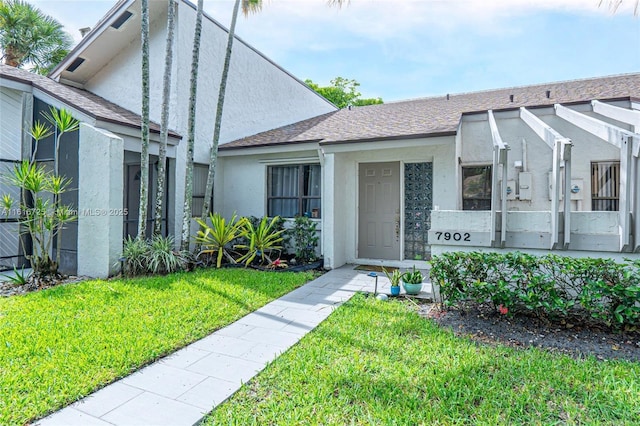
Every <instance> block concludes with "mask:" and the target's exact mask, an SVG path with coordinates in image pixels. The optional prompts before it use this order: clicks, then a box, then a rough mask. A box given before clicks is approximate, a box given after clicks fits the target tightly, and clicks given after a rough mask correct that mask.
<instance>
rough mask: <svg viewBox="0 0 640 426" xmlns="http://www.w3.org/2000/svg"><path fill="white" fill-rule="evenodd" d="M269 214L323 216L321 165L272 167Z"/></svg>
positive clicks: (268, 170)
mask: <svg viewBox="0 0 640 426" xmlns="http://www.w3.org/2000/svg"><path fill="white" fill-rule="evenodd" d="M267 177H268V179H267V215H268V216H270V217H273V216H281V217H296V216H303V215H304V216H307V217H311V218H319V217H320V207H321V202H320V201H321V192H320V191H321V179H322V174H321V168H320V165H319V164H300V165H287V166H269V167H268V169H267Z"/></svg>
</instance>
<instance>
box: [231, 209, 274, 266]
mask: <svg viewBox="0 0 640 426" xmlns="http://www.w3.org/2000/svg"><path fill="white" fill-rule="evenodd" d="M279 220H280V217H279V216H276V217H274V218H272V219H269V218H268V217H266V216H265V217H263V218H262V219H261V220H260V222H259V223H258V226H254V225H253V223H251V221H249V220H245V221H244V223H243V227H244V230H243V232H242V234H243V235H244V236H245V237H246V239H247V241H248V244H239V245H237V246H236V247H237V248H239V249H244V250H247V253H246V254H245V255H243V256H242V257H240V258H239V259H238V262H244V263H245V265H246V266H249V264H250V263H251V262H253V260H254V259H255V258H256V257H258V256H259V257H260V260H261V263H262V264H265V262H266V263H267V265H271V264H272V263H273V261H272V260H271V258H270V257H269V254H270V253H271V252H272V251H276V250H281V249H282V246H281V245H280V243H282V234H283V233H284V229H280V230H278V229H277V223H278V221H279Z"/></svg>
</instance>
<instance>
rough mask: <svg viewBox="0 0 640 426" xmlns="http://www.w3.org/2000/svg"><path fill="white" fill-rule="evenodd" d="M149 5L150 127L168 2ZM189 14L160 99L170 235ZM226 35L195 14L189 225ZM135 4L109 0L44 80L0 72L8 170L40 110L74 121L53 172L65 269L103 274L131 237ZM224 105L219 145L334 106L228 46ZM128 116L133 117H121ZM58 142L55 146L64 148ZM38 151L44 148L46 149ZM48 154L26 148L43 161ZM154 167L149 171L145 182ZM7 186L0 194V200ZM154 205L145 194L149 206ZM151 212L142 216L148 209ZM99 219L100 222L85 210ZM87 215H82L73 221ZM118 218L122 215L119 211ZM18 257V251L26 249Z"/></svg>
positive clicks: (244, 47) (156, 108)
mask: <svg viewBox="0 0 640 426" xmlns="http://www.w3.org/2000/svg"><path fill="white" fill-rule="evenodd" d="M149 3H150V53H151V54H150V57H151V64H150V69H151V111H150V116H151V120H152V121H154V122H155V123H159V122H160V114H161V109H160V106H161V103H162V76H163V72H164V52H165V44H166V31H167V29H166V26H167V7H168V1H166V0H164V1H152V2H149ZM195 19H196V9H195V6H194V5H193V4H192V3H190V2H188V1H183V0H181V1H179V2H178V9H177V12H176V32H175V41H174V43H175V45H174V60H173V64H174V65H173V78H172V90H171V110H170V122H169V127H170V129H171V135H170V136H171V137H170V141H169V144H170V147H169V150H168V157H169V159H168V164H167V182H168V184H167V195H166V199H167V200H168V202H167V206H166V211H165V222H166V229H165V232H166V233H167V234H173V235H180V229H181V226H182V223H181V219H180V218H181V217H182V216H181V214H182V209H183V205H184V181H185V171H184V163H185V157H186V140H185V141H183V140H182V139H183V137H184V139H186V135H187V133H188V132H187V121H188V102H189V85H190V78H191V57H192V48H193V36H194V26H195ZM227 37H228V32H227V30H226V28H225V27H224V26H222V25H221V24H219V23H218V22H217V21H215V20H214V19H213V18H212V17H210V16H208V15H206V14H205V17H204V19H203V28H202V42H201V51H200V62H199V79H198V100H197V123H196V137H195V149H194V160H195V163H196V166H195V171H194V199H193V200H192V206H193V213H194V216H198V217H199V215H200V211H201V209H202V204H203V200H204V197H205V195H204V184H205V180H206V173H207V167H208V160H209V150H210V146H211V141H212V136H213V123H214V119H215V114H216V112H215V111H216V104H217V98H218V87H219V84H220V75H221V72H222V66H223V62H224V52H225V48H226V43H227ZM140 45H141V42H140V0H120V1H118V2H117V3H116V5H115V6H114V7H113V8H112V9H111V10H110V11H109V12H108V13H107V14H106V15H105V16H104V17H103V18H102V19H101V20H100V22H98V23H97V25H96V26H95V27H94V28H93V29H92V30H91V31H90V32H89V33H88V34H86V36H85V37H84V38H83V40H82V41H81V42H80V43H79V44H78V45H77V46H76V47H75V48H74V50H73V51H72V52H71V53H70V54H69V55H68V56H67V58H66V59H65V60H64V61H63V62H62V63H60V64H59V65H58V66H57V68H56V69H54V70H53V71H52V73H51V74H50V76H49V77H48V78H45V77H40V76H36V75H33V74H31V73H28V72H26V71H23V70H17V69H13V68H10V67H6V66H2V67H0V90H1V95H2V96H1V98H0V108H1V109H0V111H1V115H0V120H1V122H2V133H1V135H0V138H1V142H0V163H3V164H5V165H11V164H13V163H15V162H16V161H19V160H20V159H21V158H28V156H29V155H30V153H31V149H32V147H31V141H30V140H29V137H28V135H27V133H26V131H25V129H29V128H30V126H31V123H32V122H33V121H35V120H38V119H40V120H42V117H41V116H40V112H41V111H45V110H48V108H49V106H54V107H56V108H67V109H69V110H70V111H71V112H72V113H73V115H74V116H75V117H76V118H77V119H79V120H80V121H81V122H82V128H81V130H80V132H79V133H78V134H75V135H69V136H68V140H69V142H68V143H65V144H64V146H63V145H62V144H61V147H62V150H63V158H64V164H63V167H62V171H63V172H64V173H65V174H66V175H67V176H68V177H71V178H72V179H73V180H74V185H77V188H78V191H77V192H73V193H70V194H68V195H67V200H66V202H71V203H72V204H75V205H77V206H78V213H79V217H78V221H77V223H75V224H73V225H71V226H70V227H69V229H68V230H66V231H65V232H64V234H63V244H62V245H63V247H62V249H63V250H62V254H63V259H62V262H61V268H62V269H63V271H65V272H70V273H78V274H83V275H93V276H106V275H109V274H111V273H114V272H115V270H116V269H117V266H118V261H117V260H118V258H119V257H120V255H121V249H122V239H123V237H125V236H126V235H135V233H136V228H137V221H138V199H139V195H138V194H139V172H140V117H139V112H140V111H141V99H142V96H141V93H142V92H141V72H140V69H141V54H140V51H141V47H140ZM233 49H234V50H233V59H232V62H231V67H230V77H229V81H228V84H227V91H226V97H225V110H224V120H223V126H222V134H221V143H224V142H228V141H231V140H234V139H237V138H240V137H244V136H248V135H251V134H255V133H258V132H261V131H265V130H269V129H272V128H275V127H279V126H282V125H286V124H290V123H293V122H297V121H300V120H304V119H308V118H310V117H314V116H317V115H319V114H323V113H326V112H330V111H334V110H336V107H335V106H334V105H333V104H331V103H330V102H328V101H326V100H325V99H324V98H322V97H321V96H319V95H317V94H316V93H315V92H314V91H313V90H311V89H310V88H309V87H308V86H306V85H305V84H304V83H303V82H301V81H300V80H298V79H297V78H295V77H294V76H292V75H291V74H289V73H288V72H287V71H286V70H284V69H283V68H281V67H280V66H279V65H277V64H276V63H274V62H273V61H271V60H270V59H269V58H267V57H266V56H264V55H263V54H262V53H260V52H258V51H257V50H255V49H254V48H253V47H251V46H250V45H248V44H247V43H245V42H244V41H243V40H241V39H236V41H235V43H234V47H233ZM133 111H135V112H133ZM158 140H159V138H158V126H157V124H154V125H152V137H151V146H150V153H151V160H150V163H151V164H154V162H157V155H158V146H159V145H158ZM65 142H67V141H66V140H65ZM42 146H49V147H51V146H52V142H51V140H48V141H44V142H43V143H42ZM47 155H48V156H49V157H51V152H50V149H49V152H48V154H47V150H46V149H39V150H38V159H39V160H40V161H48V160H49V158H48V157H47ZM2 167H3V166H2V164H0V168H2ZM155 178H156V168H154V167H151V170H150V180H149V182H150V185H152V184H153V183H154V182H155V180H156V179H155ZM8 190H11V189H10V188H6V187H5V188H0V193H5V192H7V191H8ZM154 198H155V188H153V187H151V194H150V197H149V199H150V203H151V202H152V200H153V199H154ZM151 210H152V209H149V211H151ZM103 211H106V212H107V214H106V215H104V216H103V215H98V216H96V215H92V214H89V213H93V212H103ZM85 212H87V214H84V213H85ZM124 213H126V214H124ZM15 221H16V218H15V217H10V218H3V219H2V222H0V237H1V238H0V264H3V265H5V266H8V265H11V264H15V263H16V262H18V261H20V259H22V258H23V256H22V255H23V254H24V253H23V252H24V250H25V249H23V248H22V247H20V244H19V242H18V238H17V224H16V222H15ZM26 250H28V247H27V248H26Z"/></svg>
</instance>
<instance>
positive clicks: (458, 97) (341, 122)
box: [220, 74, 640, 150]
mask: <svg viewBox="0 0 640 426" xmlns="http://www.w3.org/2000/svg"><path fill="white" fill-rule="evenodd" d="M547 91H548V92H549V96H548V97H547ZM511 95H513V101H512V100H511ZM637 97H640V74H625V75H617V76H610V77H599V78H590V79H584V80H572V81H564V82H556V83H547V84H537V85H533V86H521V87H511V88H504V89H497V90H486V91H481V92H471V93H459V94H452V95H448V98H447V96H438V97H429V98H421V99H411V100H407V101H401V102H391V103H387V104H382V105H371V106H366V107H354V108H352V109H351V110H349V109H342V110H340V111H334V112H331V113H328V114H325V115H321V116H319V117H314V118H311V119H308V120H304V121H301V122H298V123H294V124H291V125H288V126H284V127H280V128H278V129H274V130H269V131H266V132H262V133H258V134H257V135H253V136H249V137H246V138H243V139H239V140H237V141H234V142H230V143H228V144H224V145H222V146H220V149H222V150H226V149H239V148H248V147H257V146H269V145H281V144H293V143H301V142H321V143H323V144H331V143H341V142H351V141H367V140H380V139H394V138H408V137H412V136H416V137H419V136H427V135H437V134H452V133H454V132H455V131H456V130H457V127H458V123H459V121H460V117H461V115H462V114H463V113H470V112H479V111H487V110H489V109H493V110H500V109H509V108H518V107H521V106H525V107H537V106H548V105H553V104H556V103H572V102H581V101H589V100H592V99H601V100H604V99H616V98H637Z"/></svg>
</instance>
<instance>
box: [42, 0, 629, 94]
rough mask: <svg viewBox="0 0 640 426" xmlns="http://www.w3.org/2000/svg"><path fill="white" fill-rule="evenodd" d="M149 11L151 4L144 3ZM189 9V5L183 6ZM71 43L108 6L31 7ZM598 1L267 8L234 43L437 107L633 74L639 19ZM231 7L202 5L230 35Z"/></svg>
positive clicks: (215, 1) (225, 0) (46, 1)
mask: <svg viewBox="0 0 640 426" xmlns="http://www.w3.org/2000/svg"><path fill="white" fill-rule="evenodd" d="M150 1H157V0H150ZM193 1H194V2H195V0H193ZM30 3H33V4H35V5H36V6H37V7H39V8H40V9H41V10H42V11H43V12H45V13H47V14H49V15H51V16H53V17H55V18H56V19H57V20H58V21H60V22H61V23H62V24H63V25H64V26H65V29H66V30H67V31H68V32H69V33H70V34H71V35H72V36H73V37H74V38H75V39H76V41H78V40H79V38H80V34H79V31H78V30H79V29H80V28H82V27H93V25H94V24H95V23H96V22H97V21H98V20H99V19H100V18H101V17H102V16H103V15H104V14H105V13H106V12H107V11H108V10H109V9H110V8H111V7H112V6H113V5H114V4H115V3H116V0H30ZM598 3H599V0H351V1H350V3H349V4H348V5H347V6H344V7H342V8H337V7H329V6H328V5H327V2H326V0H268V1H266V2H265V4H264V7H263V9H262V11H261V12H260V13H258V14H255V15H251V16H249V17H248V18H243V17H241V18H239V19H238V24H237V28H236V33H237V34H238V36H240V37H241V38H243V39H244V40H245V41H246V42H248V43H249V44H250V45H252V46H254V47H255V48H257V49H258V50H260V51H262V52H263V53H264V54H265V55H266V56H268V57H269V58H271V59H272V60H274V61H275V62H276V63H278V64H279V65H280V66H282V67H283V68H285V69H286V70H288V71H289V72H291V73H292V74H293V75H295V76H296V77H298V78H300V79H302V80H304V79H307V78H309V79H311V80H313V81H314V82H316V83H319V84H320V85H328V84H329V82H330V80H331V79H332V78H334V77H336V76H341V77H345V78H351V79H355V80H357V81H358V82H359V83H360V88H359V89H360V92H362V95H363V97H381V98H382V99H383V100H384V101H395V100H402V99H411V98H418V97H424V96H438V95H444V94H447V93H452V94H453V93H462V92H469V91H477V90H488V89H495V88H502V87H512V86H521V85H527V84H537V83H545V82H552V81H562V80H572V79H579V78H587V77H596V76H603V75H612V74H622V73H629V72H639V71H640V17H635V16H634V13H633V6H634V4H635V2H634V1H632V0H623V2H622V5H621V6H620V7H619V8H618V10H617V11H616V13H613V12H612V11H611V10H610V9H609V7H608V4H609V1H607V0H604V4H603V5H601V6H600V7H599V5H598ZM232 7H233V1H232V0H205V1H204V8H205V11H206V12H207V13H209V14H210V15H211V16H212V17H213V18H214V19H216V20H218V21H219V22H221V23H222V24H223V25H225V26H228V25H229V23H230V20H231V11H232Z"/></svg>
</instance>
